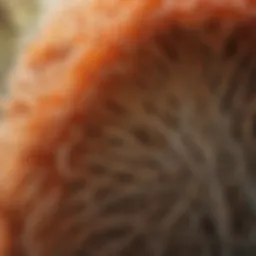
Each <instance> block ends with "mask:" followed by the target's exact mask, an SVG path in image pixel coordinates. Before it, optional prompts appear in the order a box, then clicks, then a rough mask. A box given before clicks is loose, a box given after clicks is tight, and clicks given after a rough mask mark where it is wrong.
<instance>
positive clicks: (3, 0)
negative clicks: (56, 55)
mask: <svg viewBox="0 0 256 256" xmlns="http://www.w3.org/2000/svg"><path fill="white" fill-rule="evenodd" d="M37 1H38V0H0V84H1V87H3V86H2V85H3V83H4V80H5V78H6V75H7V72H8V70H9V68H10V67H11V65H12V64H13V61H14V59H15V56H16V53H17V45H18V44H19V40H20V38H21V37H22V36H23V35H24V34H25V33H26V31H27V30H29V29H30V28H32V27H33V25H34V23H35V21H36V17H37V13H38V8H37V7H38V5H37Z"/></svg>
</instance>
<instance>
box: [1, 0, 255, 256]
mask: <svg viewBox="0 0 256 256" xmlns="http://www.w3.org/2000/svg"><path fill="white" fill-rule="evenodd" d="M172 2H173V1H168V0H167V1H164V0H140V1H124V0H115V1H107V0H96V1H77V2H75V1H74V3H73V4H70V6H68V4H67V6H65V7H63V8H60V10H59V11H56V13H55V14H54V15H53V16H52V17H51V18H50V19H49V20H48V21H47V23H46V24H45V25H44V26H43V28H42V29H41V31H40V33H39V34H38V36H37V37H36V38H35V40H34V41H33V42H32V43H31V45H29V46H28V47H27V49H26V50H25V52H24V54H23V55H22V56H21V58H20V60H19V62H18V64H17V67H16V69H14V70H13V71H12V76H13V78H12V80H11V84H10V92H9V97H8V98H7V108H6V110H5V111H4V114H3V121H2V126H1V130H0V141H1V144H0V145H1V146H0V159H1V164H2V165H1V174H0V202H1V207H0V210H1V211H0V212H1V216H3V217H2V218H1V220H4V219H5V218H7V217H6V216H8V212H9V211H10V209H15V208H17V207H18V205H19V203H20V202H19V196H20V193H21V190H22V184H23V182H24V179H25V178H24V177H26V175H27V174H28V172H29V170H31V169H33V168H34V169H38V168H37V167H38V166H41V169H43V170H44V171H46V172H47V174H46V175H47V177H48V180H47V185H46V186H45V191H47V190H54V193H57V194H58V193H59V194H60V195H61V191H62V183H61V177H60V176H59V174H58V170H57V168H58V167H57V166H56V165H55V160H54V154H55V152H56V151H58V148H59V147H61V143H62V141H63V140H65V138H66V136H67V134H68V133H69V131H70V130H71V129H72V126H73V125H74V124H77V125H79V123H80V121H81V119H83V120H84V119H85V120H88V122H90V120H91V119H93V118H97V117H94V116H93V107H94V106H93V105H92V104H90V103H88V104H87V108H86V109H85V108H84V105H85V104H84V103H85V102H90V100H91V98H93V96H91V95H95V93H97V92H98V91H100V90H103V89H102V88H105V87H107V86H109V90H108V89H104V92H106V93H111V88H110V86H111V85H110V84H111V83H110V81H108V82H106V81H105V80H104V79H101V78H102V77H103V76H104V72H103V70H108V71H109V70H111V69H113V68H114V67H115V66H116V65H119V64H125V63H126V62H127V61H128V60H129V58H130V56H129V51H126V50H127V49H129V47H130V46H131V45H142V44H146V43H147V42H148V40H150V37H151V36H152V35H154V33H155V32H156V31H161V30H165V29H166V28H169V27H170V24H182V26H187V27H190V26H191V27H193V26H200V25H202V24H203V23H204V22H205V21H207V20H210V19H216V20H219V21H221V22H223V23H225V22H237V23H239V22H241V21H242V20H252V26H254V25H255V17H256V0H244V1H235V0H221V1H218V0H197V1H189V0H186V1H185V0H183V1H182V0H180V1H178V3H172ZM190 2H191V3H190ZM127 75H128V73H127ZM123 79H125V74H124V78H123ZM24 184H25V183H24ZM7 219H8V218H7ZM4 223H7V222H4ZM7 226H8V225H5V224H3V225H2V224H1V222H0V236H1V237H4V238H5V239H1V240H0V254H1V255H7V254H6V251H5V250H6V248H7V247H10V246H11V243H10V239H8V232H9V231H8V230H9V229H8V227H7ZM4 234H5V235H4ZM1 243H2V244H1ZM1 250H2V251H1ZM1 252H3V253H1Z"/></svg>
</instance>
